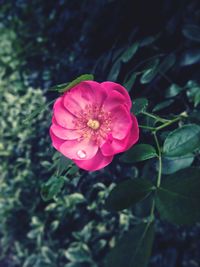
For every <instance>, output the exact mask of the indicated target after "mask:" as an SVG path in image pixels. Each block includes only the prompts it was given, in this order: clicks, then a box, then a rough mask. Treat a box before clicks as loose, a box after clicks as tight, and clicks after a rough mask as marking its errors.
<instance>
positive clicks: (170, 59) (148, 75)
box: [140, 54, 176, 84]
mask: <svg viewBox="0 0 200 267" xmlns="http://www.w3.org/2000/svg"><path fill="white" fill-rule="evenodd" d="M175 61H176V57H175V55H174V54H170V55H168V56H167V57H165V59H164V60H163V61H162V62H161V63H160V64H159V65H158V63H159V60H157V61H155V64H154V65H153V66H152V67H151V68H148V69H147V70H146V71H145V72H144V73H143V75H142V76H141V78H140V82H141V83H142V84H146V83H149V82H151V81H152V80H153V79H154V78H155V77H156V75H157V74H158V73H160V74H161V75H162V74H164V73H165V72H167V71H168V70H169V69H170V68H171V67H172V66H173V65H174V64H175Z"/></svg>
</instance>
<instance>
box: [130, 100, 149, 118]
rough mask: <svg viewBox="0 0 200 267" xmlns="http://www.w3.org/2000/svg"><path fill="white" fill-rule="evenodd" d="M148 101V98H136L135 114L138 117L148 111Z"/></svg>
mask: <svg viewBox="0 0 200 267" xmlns="http://www.w3.org/2000/svg"><path fill="white" fill-rule="evenodd" d="M147 106H148V100H147V99H146V98H136V99H134V100H133V107H132V109H133V113H134V114H135V115H136V116H137V115H138V114H140V113H142V112H143V111H145V110H146V109H147Z"/></svg>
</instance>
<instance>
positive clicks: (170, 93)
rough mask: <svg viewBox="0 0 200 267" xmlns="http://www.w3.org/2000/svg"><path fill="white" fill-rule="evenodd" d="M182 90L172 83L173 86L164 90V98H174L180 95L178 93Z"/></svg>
mask: <svg viewBox="0 0 200 267" xmlns="http://www.w3.org/2000/svg"><path fill="white" fill-rule="evenodd" d="M182 90H183V89H182V88H181V87H180V86H179V85H177V84H175V83H173V84H172V85H170V87H169V88H168V89H167V90H166V93H165V96H166V97H167V98H171V97H175V96H177V95H178V94H180V93H181V92H182Z"/></svg>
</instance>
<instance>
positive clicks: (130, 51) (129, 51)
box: [120, 43, 139, 63]
mask: <svg viewBox="0 0 200 267" xmlns="http://www.w3.org/2000/svg"><path fill="white" fill-rule="evenodd" d="M138 48H139V43H134V44H133V45H132V46H130V47H129V48H128V49H126V51H125V52H124V53H123V54H122V55H121V57H120V58H121V61H122V62H124V63H127V62H128V61H130V60H131V59H132V57H133V56H134V55H135V53H136V52H137V50H138Z"/></svg>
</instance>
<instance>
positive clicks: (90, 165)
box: [74, 150, 113, 171]
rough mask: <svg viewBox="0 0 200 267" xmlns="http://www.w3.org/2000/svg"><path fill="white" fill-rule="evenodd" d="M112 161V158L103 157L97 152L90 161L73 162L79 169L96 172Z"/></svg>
mask: <svg viewBox="0 0 200 267" xmlns="http://www.w3.org/2000/svg"><path fill="white" fill-rule="evenodd" d="M112 160H113V156H108V157H106V156H103V154H102V153H101V151H100V150H99V151H98V152H97V154H96V155H95V156H94V157H93V158H91V159H90V160H74V162H75V163H76V165H78V167H80V168H81V169H84V170H87V171H96V170H99V169H102V168H104V167H105V166H107V165H108V164H109V163H110V162H111V161H112Z"/></svg>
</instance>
